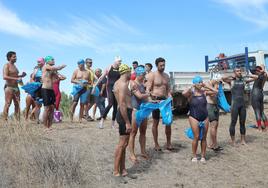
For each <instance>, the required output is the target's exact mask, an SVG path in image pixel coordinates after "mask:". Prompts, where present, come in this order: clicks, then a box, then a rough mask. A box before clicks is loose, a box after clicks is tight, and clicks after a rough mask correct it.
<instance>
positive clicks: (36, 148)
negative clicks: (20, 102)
mask: <svg viewBox="0 0 268 188" xmlns="http://www.w3.org/2000/svg"><path fill="white" fill-rule="evenodd" d="M23 127H25V124H24V123H23V124H22V125H21V126H18V124H17V125H14V124H13V123H11V124H10V125H9V126H7V127H4V128H2V130H1V132H2V134H1V137H0V141H1V143H2V147H0V155H1V158H0V169H2V170H1V171H0V187H39V186H40V185H43V187H76V186H79V184H81V183H82V182H83V173H82V170H81V167H80V161H81V157H80V155H79V154H78V153H79V151H78V150H77V147H76V146H75V145H73V144H69V143H68V144H64V143H57V142H51V141H50V140H49V139H47V138H46V137H43V135H42V134H43V133H42V130H40V128H37V127H34V128H28V129H25V128H23ZM40 132H41V133H42V134H41V135H40Z"/></svg>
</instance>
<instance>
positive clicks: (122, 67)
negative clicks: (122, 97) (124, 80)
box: [119, 64, 131, 75]
mask: <svg viewBox="0 0 268 188" xmlns="http://www.w3.org/2000/svg"><path fill="white" fill-rule="evenodd" d="M126 72H131V69H130V68H129V66H127V65H126V64H121V65H120V66H119V73H120V75H122V74H125V73H126Z"/></svg>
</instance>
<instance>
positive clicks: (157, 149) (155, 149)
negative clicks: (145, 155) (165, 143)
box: [154, 148, 162, 151]
mask: <svg viewBox="0 0 268 188" xmlns="http://www.w3.org/2000/svg"><path fill="white" fill-rule="evenodd" d="M154 151H162V149H161V148H154Z"/></svg>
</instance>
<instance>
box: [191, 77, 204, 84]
mask: <svg viewBox="0 0 268 188" xmlns="http://www.w3.org/2000/svg"><path fill="white" fill-rule="evenodd" d="M201 82H203V78H202V77H201V76H195V77H194V78H193V84H199V83H201Z"/></svg>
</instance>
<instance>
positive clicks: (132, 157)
mask: <svg viewBox="0 0 268 188" xmlns="http://www.w3.org/2000/svg"><path fill="white" fill-rule="evenodd" d="M129 160H130V161H131V162H133V163H134V164H136V163H138V162H139V161H138V159H137V157H136V156H135V155H133V156H130V157H129Z"/></svg>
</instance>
